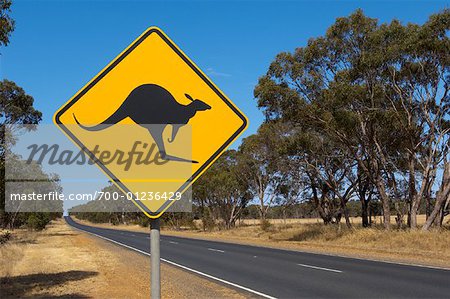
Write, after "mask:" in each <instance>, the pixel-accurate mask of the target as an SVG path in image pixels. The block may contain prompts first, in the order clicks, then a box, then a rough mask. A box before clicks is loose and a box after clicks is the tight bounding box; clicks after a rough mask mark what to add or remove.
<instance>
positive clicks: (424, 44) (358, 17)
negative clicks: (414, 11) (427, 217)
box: [255, 10, 450, 228]
mask: <svg viewBox="0 0 450 299" xmlns="http://www.w3.org/2000/svg"><path fill="white" fill-rule="evenodd" d="M449 15H450V14H449V11H448V10H444V11H442V12H441V13H439V14H436V15H433V16H431V17H430V19H429V20H428V21H427V22H426V23H425V24H424V25H413V24H408V25H402V24H401V23H400V22H399V21H396V20H394V21H392V22H391V23H389V24H381V25H380V24H379V23H378V21H377V20H376V19H373V18H369V17H367V16H365V15H364V14H363V12H362V11H361V10H357V11H356V12H354V13H353V14H351V15H350V16H349V17H344V18H338V19H337V20H336V22H335V23H334V24H333V25H332V26H331V27H330V28H329V29H328V30H327V32H326V34H325V35H324V36H322V37H318V38H313V39H310V40H309V41H308V44H307V45H306V46H305V47H300V48H297V49H296V50H295V51H294V52H293V53H280V54H279V55H277V57H276V59H275V61H274V62H273V63H272V64H271V65H270V67H269V70H268V72H267V74H266V75H265V76H263V77H261V78H260V80H259V83H258V86H257V87H256V88H255V97H256V98H257V99H258V106H259V107H260V108H262V109H263V111H264V113H265V115H266V118H267V121H268V122H270V121H282V122H289V123H293V124H296V125H297V127H298V128H299V129H300V130H301V131H302V132H310V131H312V132H315V134H317V135H319V136H323V138H325V139H328V140H330V142H333V143H336V144H337V145H338V147H339V148H342V149H344V148H345V151H346V152H348V153H349V155H350V157H351V159H353V160H354V162H355V167H357V169H358V171H357V173H360V175H362V176H360V177H361V178H362V177H364V178H365V180H366V182H368V183H369V184H370V185H372V186H373V187H374V189H375V192H376V196H377V197H378V198H380V200H381V202H382V207H383V219H384V226H385V227H386V228H389V227H390V213H391V206H392V200H401V198H403V197H404V196H403V195H402V194H400V193H399V192H400V191H399V185H402V184H403V183H404V181H407V182H409V184H408V194H409V195H408V203H409V210H410V212H409V214H410V217H409V219H410V223H411V225H412V226H415V214H416V212H417V210H418V207H419V204H420V200H421V199H422V198H424V197H425V198H431V193H432V188H433V184H434V179H435V177H436V169H437V168H438V167H442V166H443V163H444V162H443V161H444V160H443V154H445V153H446V151H445V148H446V144H447V142H446V140H447V139H446V138H447V137H446V136H447V135H448V131H447V120H448V108H449V105H448V100H449V97H448V93H447V89H448V84H447V81H448V71H449V68H448V62H449V61H450V59H449V57H448V55H449V53H450V51H449V41H448V34H447V33H448V26H449V24H450V19H449ZM301 150H302V149H301V148H300V149H299V151H301ZM356 165H357V166H356ZM417 181H419V182H418V183H417ZM358 186H362V185H361V184H357V188H359V187H358ZM366 189H368V190H371V188H370V186H369V187H367V188H366Z"/></svg>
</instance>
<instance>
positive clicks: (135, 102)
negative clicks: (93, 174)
mask: <svg viewBox="0 0 450 299" xmlns="http://www.w3.org/2000/svg"><path fill="white" fill-rule="evenodd" d="M54 122H55V124H56V125H57V126H59V127H60V128H61V129H62V131H63V132H64V133H65V134H66V135H67V136H68V137H69V138H70V139H71V140H72V141H74V142H75V143H76V144H77V145H78V146H79V147H80V148H81V149H83V151H84V152H85V153H86V154H87V155H88V156H89V157H90V158H91V160H92V161H95V162H96V165H98V166H99V167H100V168H101V170H102V171H103V172H104V173H105V174H106V175H107V176H108V177H109V178H111V180H112V181H113V182H114V183H115V184H116V185H117V186H118V187H119V188H120V189H121V190H122V191H123V192H124V193H125V194H127V198H128V199H130V200H132V201H133V202H134V203H135V204H136V205H137V206H138V207H139V209H140V210H142V211H143V212H144V213H145V214H146V215H147V216H148V217H150V218H157V217H159V216H161V214H162V213H163V212H164V211H165V210H167V209H168V208H169V207H170V206H171V205H172V204H173V203H174V202H175V201H174V200H163V198H164V199H167V197H169V198H170V197H175V194H177V195H178V194H181V193H183V192H184V191H185V190H187V189H188V188H189V187H190V186H191V185H192V183H193V182H194V181H195V180H196V179H197V178H198V177H199V176H200V175H201V174H202V173H203V172H204V171H205V170H206V169H207V168H208V167H210V166H211V164H212V163H213V162H214V161H215V160H216V159H217V158H218V157H219V156H220V154H221V153H222V152H223V151H224V150H225V149H226V148H227V147H228V146H229V145H230V144H231V143H232V142H233V141H234V140H235V139H236V138H237V137H238V136H239V135H240V134H241V133H242V132H243V131H244V130H245V128H246V127H247V119H246V117H245V116H244V115H243V113H242V112H241V111H239V109H238V108H237V107H236V106H235V105H234V104H233V103H232V102H231V101H230V100H229V99H228V98H227V97H226V96H225V95H224V94H223V93H222V92H221V91H220V90H219V89H218V88H217V86H215V85H214V83H212V81H211V80H210V79H209V78H208V77H207V76H206V75H205V74H204V73H203V72H202V71H201V70H200V69H199V68H198V67H197V66H196V65H195V64H194V63H193V62H192V61H191V60H190V59H189V58H188V57H187V56H186V55H185V54H184V53H183V52H182V51H181V50H180V49H179V48H178V47H177V46H176V45H175V44H174V43H173V42H172V41H171V40H170V39H169V38H168V37H167V36H166V35H165V34H164V33H163V32H162V31H161V30H160V29H158V28H156V27H151V28H149V29H148V30H147V31H145V32H144V33H143V34H142V35H141V36H140V37H139V38H137V39H136V40H135V41H134V42H133V43H132V44H131V45H130V46H129V47H128V48H126V49H125V50H124V51H123V52H122V53H121V54H120V55H119V56H117V57H116V58H115V59H114V60H113V61H112V62H111V63H110V64H109V65H108V66H106V67H105V68H104V69H103V70H102V71H101V72H100V73H99V74H98V75H97V76H95V77H94V78H93V79H92V80H91V81H90V82H89V83H88V84H87V85H86V86H84V87H83V88H82V89H81V90H80V91H79V92H78V93H76V94H75V96H73V97H72V98H71V99H70V100H69V101H68V102H67V103H65V104H64V105H63V106H62V107H61V108H60V109H59V110H58V111H57V112H56V113H55V116H54ZM130 152H132V153H133V155H134V156H133V157H132V158H135V160H133V161H134V162H133V164H132V165H130V163H129V161H131V159H128V160H127V159H126V158H125V157H126V155H127V153H130ZM152 152H153V153H157V154H155V155H154V156H153V157H152V158H151V159H147V160H145V159H144V158H146V157H144V156H145V155H146V154H147V153H150V154H151V153H152ZM128 158H130V157H128ZM139 159H141V160H145V161H147V162H149V161H150V163H140V162H139ZM111 161H115V162H114V163H112V162H111ZM136 161H137V162H136ZM159 192H161V194H165V196H162V198H161V196H160V197H158V198H155V197H154V194H157V193H159ZM150 193H151V194H152V196H151V198H150V196H148V194H150ZM130 194H131V195H132V196H128V195H130ZM140 194H146V200H141V199H142V198H139V195H140ZM167 194H168V196H167ZM171 199H173V198H171Z"/></svg>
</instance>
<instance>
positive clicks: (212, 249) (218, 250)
mask: <svg viewBox="0 0 450 299" xmlns="http://www.w3.org/2000/svg"><path fill="white" fill-rule="evenodd" d="M208 250H211V251H217V252H222V253H224V252H225V251H223V250H220V249H214V248H208Z"/></svg>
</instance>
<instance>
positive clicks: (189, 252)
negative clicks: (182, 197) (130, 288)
mask: <svg viewBox="0 0 450 299" xmlns="http://www.w3.org/2000/svg"><path fill="white" fill-rule="evenodd" d="M66 221H67V223H68V224H69V225H71V226H73V227H75V228H77V229H79V230H83V231H86V232H88V233H91V234H94V235H96V236H98V237H101V238H104V239H107V240H109V241H111V242H114V243H116V244H118V245H119V246H125V247H128V248H129V249H133V250H136V251H139V252H141V253H143V254H148V252H149V251H150V240H149V234H147V233H139V232H131V231H122V230H115V229H106V228H97V227H91V226H86V225H81V224H79V223H76V222H74V221H73V220H72V219H71V218H70V217H66ZM161 259H162V260H163V262H167V263H170V264H172V265H175V266H178V267H181V268H184V269H185V270H188V271H192V272H194V273H196V274H198V275H202V276H206V277H208V278H210V279H212V280H216V281H220V282H222V283H224V284H228V285H231V286H233V287H235V288H238V289H241V290H245V291H247V292H250V293H253V295H259V296H261V297H267V298H311V297H314V298H362V297H363V298H368V297H370V298H381V297H382V298H450V270H445V269H437V268H428V267H421V266H412V265H402V264H393V263H385V262H377V261H369V260H362V259H354V258H344V257H338V256H330V255H322V254H313V253H305V252H298V251H289V250H279V249H272V248H265V247H256V246H247V245H239V244H230V243H222V242H215V241H205V240H197V239H189V238H180V237H172V236H161ZM186 283H188V282H186Z"/></svg>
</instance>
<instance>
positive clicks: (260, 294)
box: [69, 224, 276, 299]
mask: <svg viewBox="0 0 450 299" xmlns="http://www.w3.org/2000/svg"><path fill="white" fill-rule="evenodd" d="M69 225H70V224H69ZM70 227H72V228H74V229H76V230H79V231H82V232H85V233H88V234H91V235H93V236H96V237H99V238H101V239H103V240H107V241H110V242H112V243H114V244H117V245H120V246H123V247H126V248H128V249H131V250H134V251H137V252H139V253H142V254H145V255H148V256H150V253H148V252H145V251H143V250H140V249H137V248H134V247H131V246H128V245H126V244H123V243H120V242H117V241H114V240H111V239H109V238H106V237H103V236H100V235H97V234H95V233H91V232H88V231H85V230H82V229H80V228H77V227H74V226H72V225H70ZM161 261H163V262H166V263H168V264H171V265H173V266H176V267H178V268H181V269H184V270H187V271H190V272H193V273H195V274H198V275H201V276H204V277H207V278H209V279H213V280H216V281H219V282H221V283H224V284H227V285H230V286H233V287H235V288H238V289H241V290H244V291H247V292H250V293H253V294H255V295H258V296H261V297H264V298H269V299H276V297H272V296H270V295H267V294H264V293H261V292H258V291H255V290H252V289H249V288H247V287H244V286H241V285H238V284H235V283H233V282H230V281H227V280H224V279H221V278H218V277H215V276H212V275H209V274H206V273H203V272H200V271H197V270H194V269H191V268H189V267H186V266H183V265H180V264H177V263H175V262H172V261H169V260H166V259H163V258H161Z"/></svg>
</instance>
